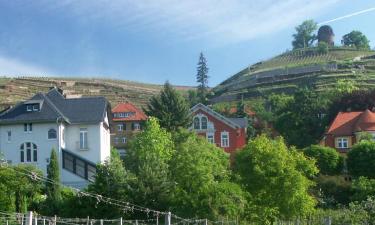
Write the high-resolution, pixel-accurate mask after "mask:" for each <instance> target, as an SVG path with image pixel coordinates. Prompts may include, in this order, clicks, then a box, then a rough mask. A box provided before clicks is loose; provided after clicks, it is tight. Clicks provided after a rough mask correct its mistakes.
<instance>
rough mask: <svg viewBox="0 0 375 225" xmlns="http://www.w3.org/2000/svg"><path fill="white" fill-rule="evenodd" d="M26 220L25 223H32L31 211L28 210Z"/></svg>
mask: <svg viewBox="0 0 375 225" xmlns="http://www.w3.org/2000/svg"><path fill="white" fill-rule="evenodd" d="M26 221H27V225H33V212H32V211H29V213H28V217H27V218H26Z"/></svg>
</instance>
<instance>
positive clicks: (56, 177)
mask: <svg viewBox="0 0 375 225" xmlns="http://www.w3.org/2000/svg"><path fill="white" fill-rule="evenodd" d="M47 178H48V180H49V181H51V182H46V194H47V199H46V203H47V208H48V209H47V211H48V213H49V214H51V215H56V214H57V213H58V210H59V204H60V202H61V186H60V170H59V162H58V158H57V154H56V151H55V149H52V151H51V158H50V162H49V164H48V166H47Z"/></svg>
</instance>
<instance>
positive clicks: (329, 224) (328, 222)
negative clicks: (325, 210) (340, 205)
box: [324, 216, 332, 225]
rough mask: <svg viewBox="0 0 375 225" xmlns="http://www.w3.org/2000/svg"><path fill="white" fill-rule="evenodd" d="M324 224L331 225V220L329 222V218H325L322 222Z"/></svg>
mask: <svg viewBox="0 0 375 225" xmlns="http://www.w3.org/2000/svg"><path fill="white" fill-rule="evenodd" d="M324 224H325V225H331V224H332V220H331V217H330V216H329V217H327V218H325V220H324Z"/></svg>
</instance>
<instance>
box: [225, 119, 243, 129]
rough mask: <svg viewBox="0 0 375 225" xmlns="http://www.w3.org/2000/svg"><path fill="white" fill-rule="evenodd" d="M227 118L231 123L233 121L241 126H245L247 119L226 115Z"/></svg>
mask: <svg viewBox="0 0 375 225" xmlns="http://www.w3.org/2000/svg"><path fill="white" fill-rule="evenodd" d="M227 119H228V120H230V121H232V123H235V124H237V125H238V126H240V127H242V128H246V127H247V119H246V118H228V117H227Z"/></svg>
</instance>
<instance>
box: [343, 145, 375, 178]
mask: <svg viewBox="0 0 375 225" xmlns="http://www.w3.org/2000/svg"><path fill="white" fill-rule="evenodd" d="M347 164H348V170H349V173H350V174H351V175H352V176H354V177H360V176H365V177H368V178H375V142H373V141H365V140H364V141H361V142H360V143H357V144H356V145H354V146H353V148H352V150H351V151H349V153H348V159H347Z"/></svg>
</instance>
